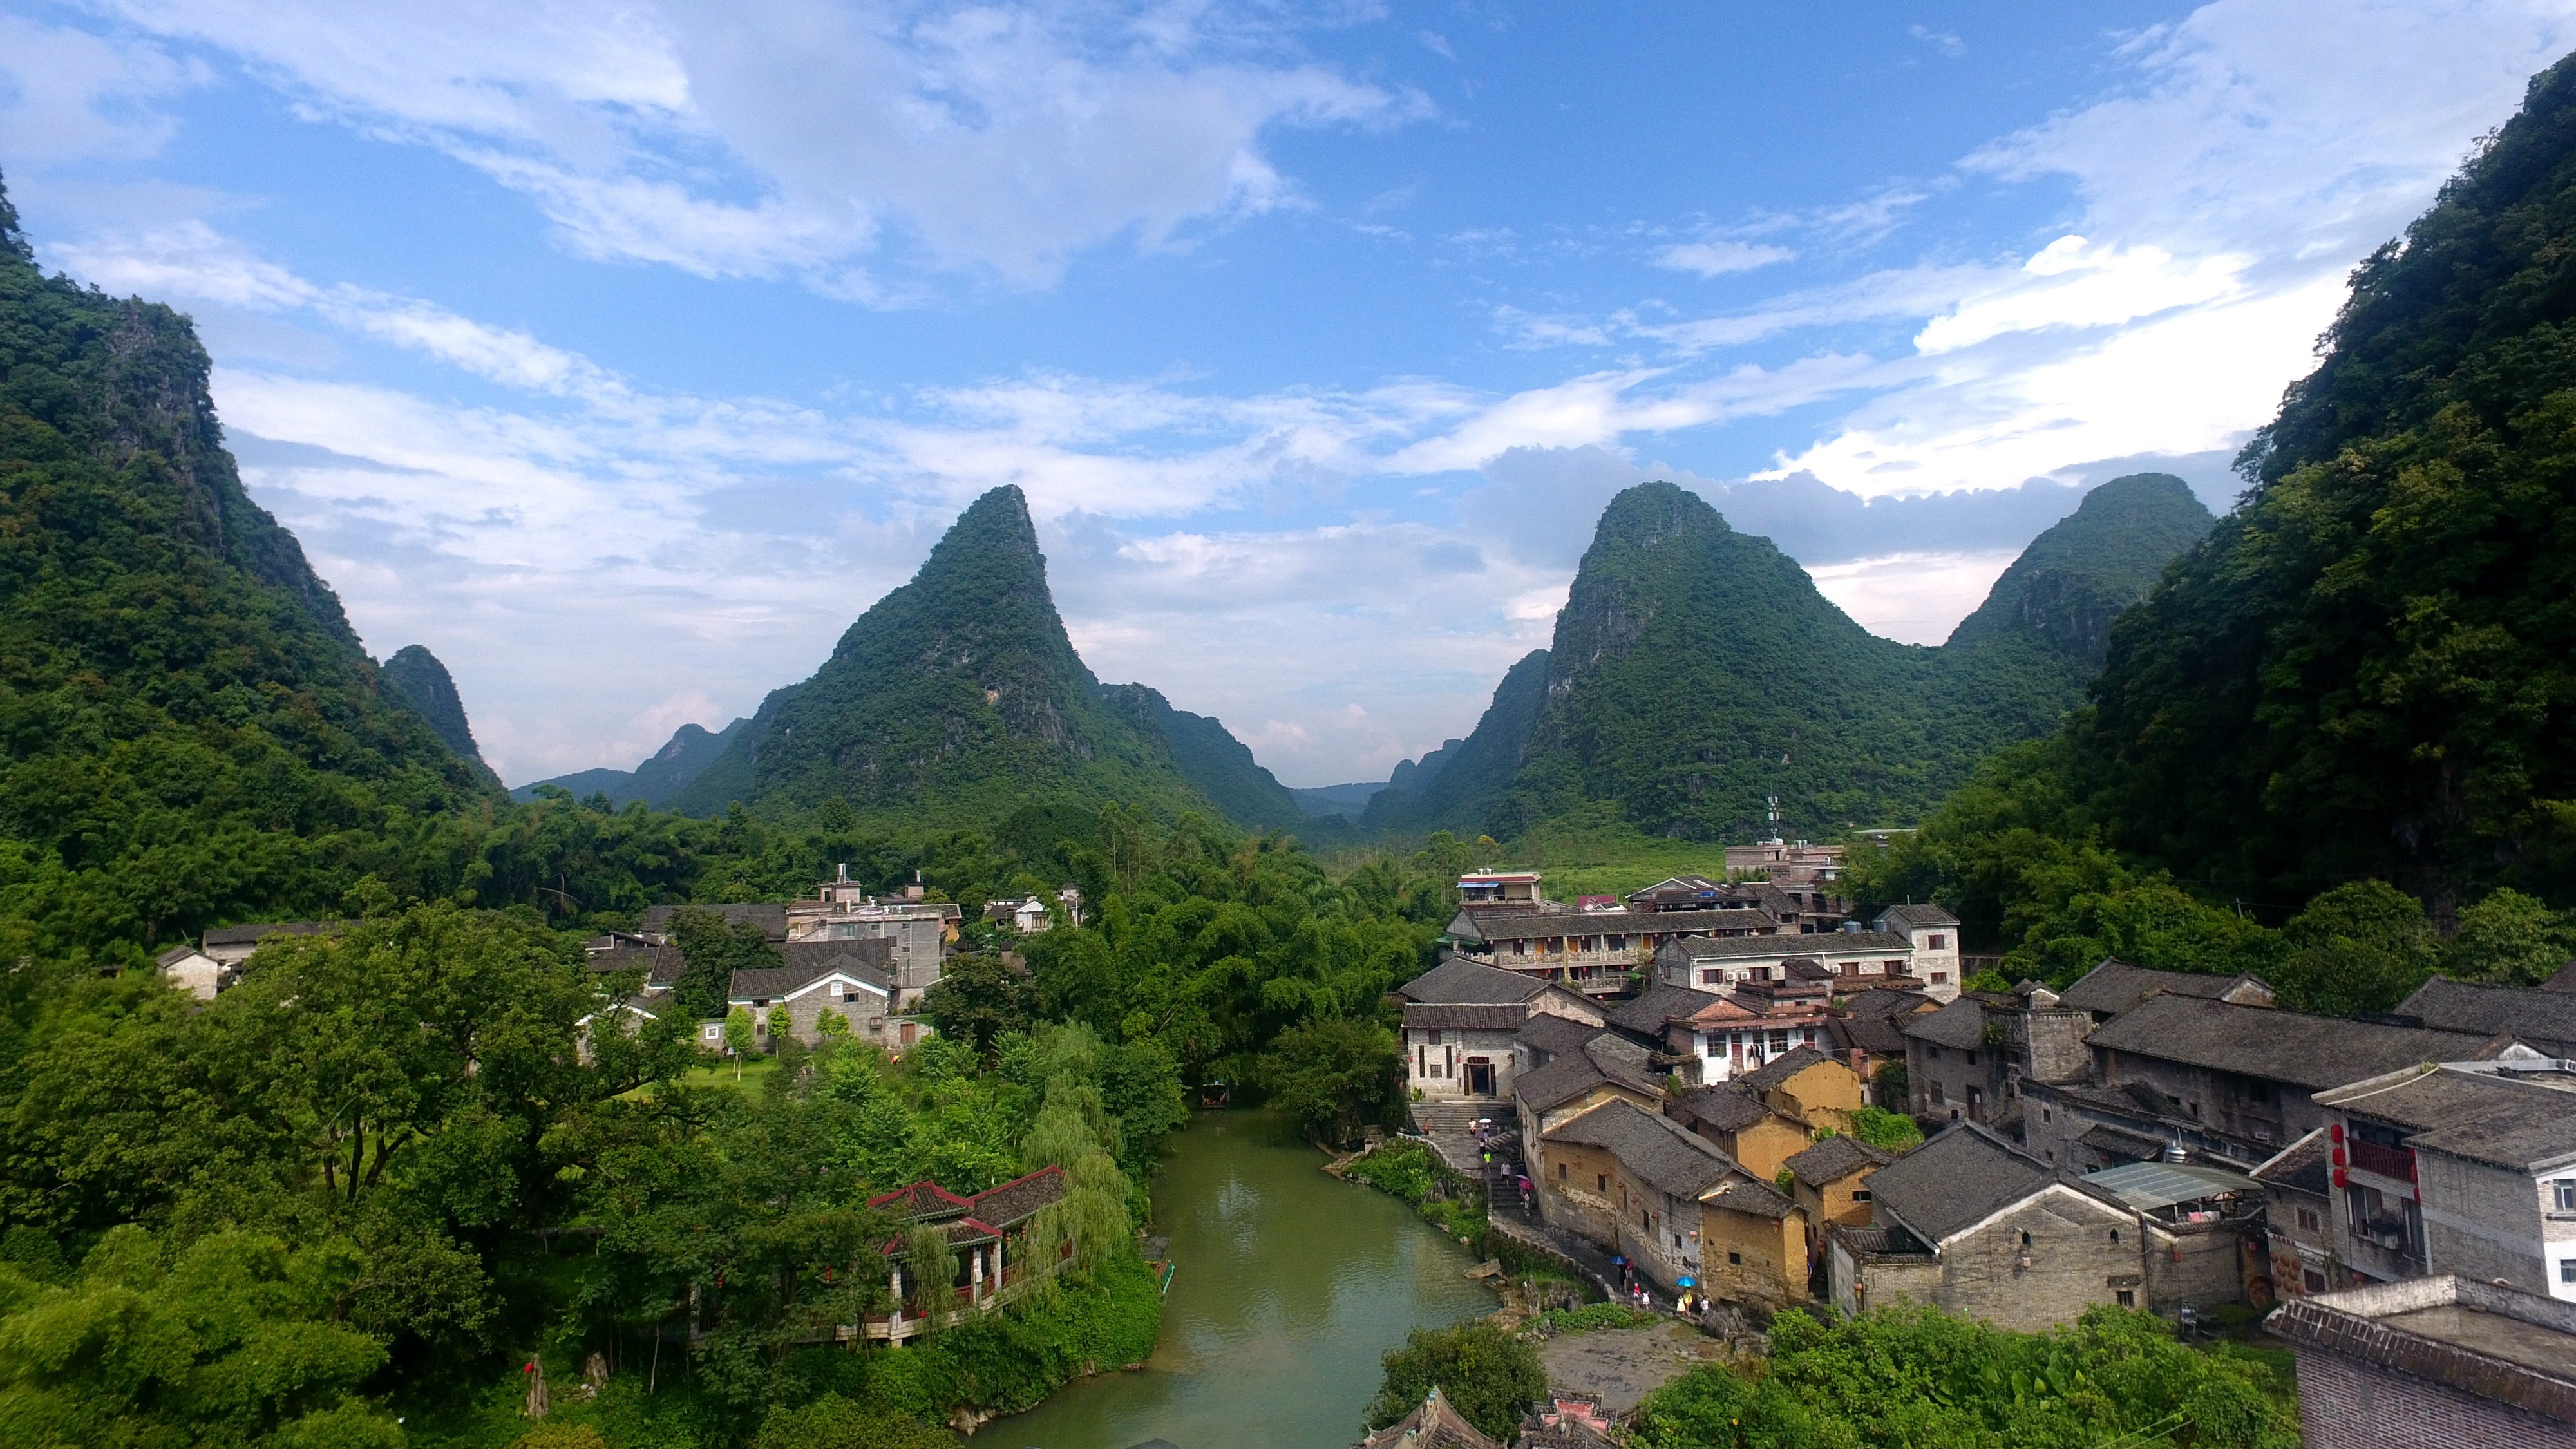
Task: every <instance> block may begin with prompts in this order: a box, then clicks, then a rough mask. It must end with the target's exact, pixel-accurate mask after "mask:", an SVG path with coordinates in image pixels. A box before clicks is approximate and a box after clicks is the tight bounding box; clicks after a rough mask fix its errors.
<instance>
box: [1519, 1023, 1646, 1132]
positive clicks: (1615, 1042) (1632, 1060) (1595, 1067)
mask: <svg viewBox="0 0 2576 1449" xmlns="http://www.w3.org/2000/svg"><path fill="white" fill-rule="evenodd" d="M1605 1082H1606V1083H1609V1084H1611V1085H1613V1086H1620V1087H1625V1088H1627V1089H1628V1090H1629V1091H1632V1092H1635V1093H1637V1094H1638V1095H1639V1096H1642V1097H1644V1098H1645V1099H1646V1100H1648V1101H1650V1102H1652V1101H1658V1100H1660V1099H1661V1098H1662V1096H1663V1092H1664V1085H1663V1083H1662V1082H1660V1081H1658V1080H1656V1078H1655V1075H1654V1069H1653V1067H1652V1066H1651V1065H1650V1064H1649V1063H1648V1062H1647V1060H1646V1049H1645V1048H1644V1047H1641V1046H1639V1045H1637V1044H1636V1043H1634V1042H1631V1041H1626V1040H1623V1039H1621V1038H1619V1037H1617V1036H1615V1035H1612V1034H1611V1033H1609V1032H1603V1033H1601V1034H1600V1035H1598V1036H1595V1037H1594V1038H1592V1040H1590V1041H1588V1042H1585V1043H1584V1044H1583V1049H1582V1050H1580V1051H1575V1052H1568V1053H1567V1054H1565V1055H1564V1056H1561V1057H1558V1058H1557V1059H1556V1060H1554V1061H1552V1062H1549V1063H1548V1064H1547V1065H1546V1066H1543V1067H1538V1068H1535V1069H1533V1070H1530V1071H1526V1072H1523V1073H1521V1074H1520V1075H1519V1076H1517V1077H1514V1078H1513V1079H1512V1096H1513V1097H1514V1098H1515V1099H1517V1100H1518V1101H1519V1102H1520V1104H1521V1105H1522V1106H1524V1107H1527V1108H1529V1109H1530V1110H1531V1111H1534V1112H1546V1111H1551V1110H1553V1109H1555V1108H1557V1107H1561V1106H1564V1105H1565V1104H1566V1103H1568V1102H1571V1101H1573V1100H1574V1099H1576V1098H1577V1097H1580V1096H1582V1095H1583V1094H1584V1093H1586V1092H1588V1091H1591V1090H1592V1089H1593V1088H1594V1087H1597V1086H1600V1085H1602V1084H1603V1083H1605Z"/></svg>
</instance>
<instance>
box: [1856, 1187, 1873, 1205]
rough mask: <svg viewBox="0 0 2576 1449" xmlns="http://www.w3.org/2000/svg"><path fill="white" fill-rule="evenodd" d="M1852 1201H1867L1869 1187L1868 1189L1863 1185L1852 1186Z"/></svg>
mask: <svg viewBox="0 0 2576 1449" xmlns="http://www.w3.org/2000/svg"><path fill="white" fill-rule="evenodd" d="M1852 1201H1853V1202H1867V1201H1869V1189H1868V1188H1865V1187H1856V1188H1853V1189H1852Z"/></svg>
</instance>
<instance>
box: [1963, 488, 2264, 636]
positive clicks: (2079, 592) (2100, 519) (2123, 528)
mask: <svg viewBox="0 0 2576 1449" xmlns="http://www.w3.org/2000/svg"><path fill="white" fill-rule="evenodd" d="M2216 521H2217V520H2215V519H2213V518H2212V517H2210V513H2209V510H2208V509H2207V508H2206V507H2204V506H2203V505H2202V504H2201V501H2200V499H2199V498H2197V497H2196V496H2194V495H2193V493H2192V491H2191V485H2189V484H2187V483H2185V482H2183V481H2182V480H2181V479H2180V478H2177V477H2175V476H2174V475H2172V474H2171V473H2131V474H2129V475H2127V476H2125V477H2120V478H2114V479H2112V480H2111V481H2110V482H2108V483H2105V484H2103V485H2102V486H2101V487H2099V488H2096V489H2094V490H2093V491H2092V492H2090V493H2088V494H2086V495H2084V501H2083V502H2082V503H2081V504H2079V505H2078V506H2077V507H2076V510H2075V511H2074V512H2073V513H2070V514H2068V515H2067V516H2066V517H2064V518H2062V519H2059V520H2058V521H2057V523H2056V524H2054V525H2053V526H2051V527H2050V528H2049V529H2048V530H2047V531H2046V532H2044V533H2042V534H2040V536H2039V537H2037V538H2035V539H2032V540H2031V542H2030V546H2029V547H2028V548H2025V549H2023V550H2022V552H2021V557H2019V558H2017V559H2014V560H2013V563H2012V567H2010V568H2008V569H2005V570H2004V573H2003V577H2001V578H1999V579H1997V580H1996V581H1995V586H1994V588H1993V589H1992V590H1990V591H1989V592H1988V593H1987V595H1986V601H1985V603H1984V604H1982V605H1980V606H1979V607H1978V609H1977V611H1976V612H1975V613H1973V614H1970V615H1969V616H1968V617H1967V618H1965V619H1962V620H1960V621H1959V627H1958V628H1956V629H1954V630H1952V631H1951V633H1950V641H1949V642H1950V643H1952V644H1954V645H1961V644H1975V643H1980V642H1983V641H1985V640H1989V639H1995V638H2000V637H2003V636H2006V635H2009V634H2014V633H2020V634H2024V635H2027V636H2028V637H2030V638H2031V639H2033V640H2035V641H2036V642H2038V643H2041V644H2043V645H2045V646H2047V647H2048V648H2050V649H2052V650H2054V651H2056V652H2058V653H2060V654H2063V655H2065V656H2067V657H2068V658H2070V659H2075V660H2080V661H2082V662H2083V664H2084V665H2085V666H2086V672H2087V673H2089V672H2090V671H2091V670H2093V669H2097V668H2099V667H2100V666H2101V663H2102V660H2103V658H2104V657H2105V655H2107V654H2108V652H2109V650H2110V646H2111V623H2112V621H2113V620H2114V619H2117V618H2118V617H2119V616H2120V614H2121V612H2122V611H2124V610H2126V609H2127V608H2128V607H2129V606H2130V605H2131V604H2134V603H2136V602H2137V601H2138V600H2139V599H2141V598H2143V597H2144V596H2145V595H2146V592H2147V590H2148V589H2150V588H2152V587H2154V586H2155V582H2156V577H2157V576H2158V575H2159V574H2161V573H2163V572H2164V567H2165V565H2166V564H2167V563H2170V562H2171V561H2172V560H2173V558H2174V556H2175V555H2176V554H2179V553H2181V552H2182V551H2183V550H2184V549H2187V548H2189V547H2191V546H2192V545H2193V544H2195V543H2198V542H2199V541H2200V540H2201V539H2202V537H2204V536H2205V535H2207V534H2208V532H2209V529H2210V525H2211V524H2213V523H2215V522H2216Z"/></svg>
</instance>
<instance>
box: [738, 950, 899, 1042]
mask: <svg viewBox="0 0 2576 1449" xmlns="http://www.w3.org/2000/svg"><path fill="white" fill-rule="evenodd" d="M813 944H814V945H816V946H820V947H822V948H823V949H822V950H817V951H806V952H800V953H799V954H800V955H802V956H804V957H805V958H806V959H804V960H803V961H800V962H796V963H794V964H790V965H786V966H771V967H762V968H759V969H757V970H750V971H736V972H735V973H733V980H732V983H731V985H730V986H729V987H728V989H727V991H726V993H725V1000H726V1004H727V1005H728V1006H729V1007H736V1006H738V1007H742V1008H744V1009H746V1010H748V1011H749V1012H750V1013H751V1020H752V1026H753V1029H754V1030H755V1032H757V1033H758V1035H757V1038H756V1040H757V1043H758V1046H759V1049H760V1050H763V1051H769V1050H773V1049H774V1047H775V1044H774V1043H773V1042H772V1041H771V1040H770V1033H769V1020H770V1013H771V1011H772V1009H773V1008H778V1007H784V1008H785V1009H786V1011H787V1018H788V1021H789V1026H788V1034H789V1035H791V1036H793V1037H795V1038H796V1039H797V1040H798V1041H800V1042H803V1043H805V1044H806V1045H807V1046H811V1045H813V1044H814V1043H815V1042H817V1041H820V1040H821V1039H822V1033H821V1024H822V1020H823V1013H824V1012H827V1011H829V1012H835V1013H838V1014H839V1016H840V1017H841V1019H842V1020H843V1021H846V1022H848V1023H849V1026H850V1038H851V1040H853V1041H863V1042H866V1043H868V1044H869V1045H871V1046H878V1047H883V1048H885V1049H886V1050H888V1051H897V1052H899V1051H901V1050H903V1049H904V1048H907V1047H909V1046H911V1045H912V1044H913V1043H914V1042H915V1041H917V1040H918V1039H919V1038H920V1035H921V1033H922V1031H923V1030H924V1028H923V1027H922V1026H921V1024H920V1023H918V1022H915V1021H913V1020H911V1019H909V1018H900V1019H899V1018H897V1016H896V1014H895V1010H894V1002H895V993H894V983H893V982H892V981H891V980H890V979H888V972H887V968H886V964H885V956H886V951H885V945H886V943H885V942H883V941H833V942H816V943H813ZM870 947H873V948H875V949H873V950H869V949H865V948H870Z"/></svg>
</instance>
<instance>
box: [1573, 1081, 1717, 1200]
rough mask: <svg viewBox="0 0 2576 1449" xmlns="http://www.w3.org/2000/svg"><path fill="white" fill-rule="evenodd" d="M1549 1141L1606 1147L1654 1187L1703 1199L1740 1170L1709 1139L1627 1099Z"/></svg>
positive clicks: (1602, 1108)
mask: <svg viewBox="0 0 2576 1449" xmlns="http://www.w3.org/2000/svg"><path fill="white" fill-rule="evenodd" d="M1546 1140H1547V1141H1550V1142H1571V1143H1575V1144H1578V1145H1580V1146H1585V1147H1598V1148H1601V1149H1603V1150H1605V1151H1607V1152H1609V1153H1610V1154H1612V1155H1613V1156H1615V1157H1617V1158H1618V1159H1619V1164H1620V1165H1621V1166H1622V1167H1625V1168H1626V1169H1627V1170H1628V1171H1629V1172H1631V1173H1633V1174H1635V1175H1636V1176H1637V1178H1638V1179H1639V1180H1641V1181H1643V1182H1645V1183H1646V1184H1647V1185H1648V1186H1650V1187H1653V1188H1655V1189H1656V1190H1657V1191H1659V1192H1664V1193H1668V1194H1670V1195H1672V1196H1674V1197H1679V1198H1697V1197H1698V1196H1699V1195H1700V1194H1701V1193H1704V1192H1706V1191H1708V1190H1709V1189H1710V1188H1712V1187H1715V1186H1717V1185H1718V1184H1719V1183H1721V1182H1724V1181H1725V1180H1726V1179H1727V1178H1728V1176H1730V1175H1731V1174H1733V1173H1734V1172H1735V1171H1736V1167H1735V1162H1734V1160H1733V1159H1732V1158H1729V1157H1728V1156H1727V1155H1726V1154H1725V1153H1723V1152H1720V1151H1718V1150H1717V1149H1716V1148H1715V1147H1712V1146H1710V1145H1709V1143H1708V1142H1707V1141H1706V1140H1704V1139H1702V1138H1699V1137H1695V1136H1693V1135H1691V1134H1690V1133H1688V1132H1685V1131H1683V1130H1682V1129H1681V1128H1679V1127H1676V1126H1674V1125H1673V1124H1672V1123H1671V1122H1669V1121H1666V1120H1665V1119H1664V1118H1662V1117H1659V1116H1657V1115H1656V1114H1654V1113H1652V1112H1649V1111H1646V1110H1645V1109H1644V1108H1642V1107H1639V1106H1637V1105H1635V1104H1634V1103H1631V1102H1625V1101H1619V1102H1610V1103H1606V1104H1604V1105H1602V1106H1599V1107H1595V1108H1593V1109H1592V1110H1591V1111H1589V1112H1586V1113H1584V1114H1583V1115H1582V1116H1580V1117H1577V1118H1575V1119H1574V1120H1573V1121H1571V1122H1568V1123H1565V1124H1564V1125H1563V1126H1560V1127H1558V1128H1557V1129H1556V1130H1555V1131H1553V1132H1550V1133H1548V1134H1547V1138H1546Z"/></svg>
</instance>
